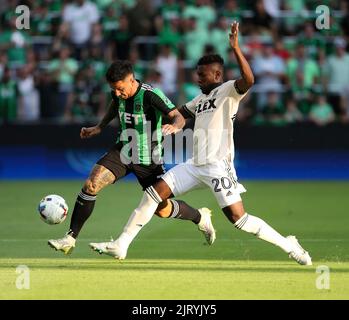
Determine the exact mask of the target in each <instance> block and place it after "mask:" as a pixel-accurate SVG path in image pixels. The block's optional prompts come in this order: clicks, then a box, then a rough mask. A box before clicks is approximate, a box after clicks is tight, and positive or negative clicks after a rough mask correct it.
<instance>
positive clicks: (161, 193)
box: [90, 165, 201, 259]
mask: <svg viewBox="0 0 349 320" xmlns="http://www.w3.org/2000/svg"><path fill="white" fill-rule="evenodd" d="M184 171H186V166H185V165H178V166H176V167H174V168H173V169H171V170H170V171H168V172H167V173H166V174H165V175H164V176H163V177H162V178H161V179H160V180H158V181H157V182H156V183H155V184H154V185H153V186H150V187H148V188H146V190H145V192H144V194H143V197H142V200H141V202H140V204H139V205H138V207H137V208H136V209H135V210H134V211H133V213H132V215H131V216H130V218H129V220H128V222H127V224H126V226H125V228H124V230H123V232H122V234H121V235H120V236H119V237H118V239H117V240H115V241H113V242H105V243H91V244H90V246H91V247H92V248H93V249H94V250H96V251H99V252H100V253H106V254H109V255H111V256H114V257H115V258H118V259H124V258H125V257H126V254H127V250H128V247H129V245H130V244H131V242H132V241H133V239H134V238H135V237H136V236H137V234H138V233H139V231H140V230H141V229H142V228H143V227H144V226H145V225H146V224H147V223H148V222H149V221H150V219H151V218H152V216H153V215H154V213H155V211H156V210H157V208H158V206H159V204H160V203H162V202H163V201H164V200H166V199H168V198H169V197H170V196H171V195H172V194H174V195H180V194H182V193H185V192H186V191H189V190H190V188H194V187H196V186H198V185H200V184H201V182H200V181H199V180H198V179H196V178H195V177H194V176H190V175H187V179H186V180H185V181H181V182H179V179H178V178H176V177H177V176H182V173H184ZM177 181H178V184H177V186H176V187H175V184H176V182H177Z"/></svg>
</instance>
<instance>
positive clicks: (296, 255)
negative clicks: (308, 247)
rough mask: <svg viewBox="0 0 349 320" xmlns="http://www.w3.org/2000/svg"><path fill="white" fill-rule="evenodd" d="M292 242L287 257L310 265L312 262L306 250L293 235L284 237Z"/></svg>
mask: <svg viewBox="0 0 349 320" xmlns="http://www.w3.org/2000/svg"><path fill="white" fill-rule="evenodd" d="M286 239H288V240H289V241H290V242H291V243H292V244H293V247H294V249H293V250H292V251H291V252H290V253H289V255H288V256H289V257H290V258H291V259H293V260H296V261H297V262H298V263H299V264H301V265H304V266H311V265H312V264H313V263H312V261H311V257H310V255H309V253H308V252H307V251H305V250H304V249H303V248H302V247H301V245H300V244H299V242H298V240H297V238H296V237H295V236H288V237H286Z"/></svg>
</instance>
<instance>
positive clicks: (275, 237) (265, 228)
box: [234, 213, 293, 253]
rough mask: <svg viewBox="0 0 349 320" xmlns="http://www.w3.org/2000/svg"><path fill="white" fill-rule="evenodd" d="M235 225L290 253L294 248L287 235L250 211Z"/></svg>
mask: <svg viewBox="0 0 349 320" xmlns="http://www.w3.org/2000/svg"><path fill="white" fill-rule="evenodd" d="M234 225H235V227H236V228H237V229H240V230H243V231H246V232H248V233H252V234H254V235H255V236H257V238H259V239H262V240H265V241H268V242H270V243H272V244H274V245H276V246H278V247H280V248H281V249H282V250H284V251H285V252H286V253H289V252H290V251H291V250H292V248H293V247H292V244H291V243H290V242H289V241H288V240H287V239H286V238H285V237H283V236H282V235H281V234H280V233H278V232H277V231H276V230H274V229H273V228H272V227H271V226H269V225H268V224H267V223H266V222H264V221H263V220H262V219H260V218H258V217H255V216H252V215H250V214H248V213H245V214H244V215H243V216H242V217H241V218H240V219H239V220H238V221H236V222H235V223H234Z"/></svg>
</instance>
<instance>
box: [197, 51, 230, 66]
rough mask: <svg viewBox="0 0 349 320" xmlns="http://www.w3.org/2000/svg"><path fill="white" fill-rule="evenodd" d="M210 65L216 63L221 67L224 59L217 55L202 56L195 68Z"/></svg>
mask: <svg viewBox="0 0 349 320" xmlns="http://www.w3.org/2000/svg"><path fill="white" fill-rule="evenodd" d="M212 63H218V64H220V65H221V66H222V67H223V65H224V59H223V58H222V57H221V56H220V55H219V54H207V55H204V56H202V57H201V58H200V59H199V61H198V63H197V66H202V65H206V64H212Z"/></svg>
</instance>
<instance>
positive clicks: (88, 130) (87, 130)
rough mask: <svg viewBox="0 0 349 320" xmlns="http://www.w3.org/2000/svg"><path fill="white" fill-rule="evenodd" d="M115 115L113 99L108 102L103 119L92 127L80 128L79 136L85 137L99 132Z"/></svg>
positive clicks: (115, 108) (115, 109)
mask: <svg viewBox="0 0 349 320" xmlns="http://www.w3.org/2000/svg"><path fill="white" fill-rule="evenodd" d="M116 115H117V107H116V105H115V102H114V100H112V101H111V102H110V104H109V108H108V111H107V113H106V114H105V115H104V117H103V119H102V120H101V121H100V122H99V123H98V124H97V125H96V126H94V127H89V128H85V127H83V128H81V131H80V138H81V139H86V138H91V137H93V136H96V135H98V134H100V133H101V131H102V130H103V129H104V128H105V127H106V126H107V125H108V124H109V122H110V121H112V120H113V119H114V118H115V117H116Z"/></svg>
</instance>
